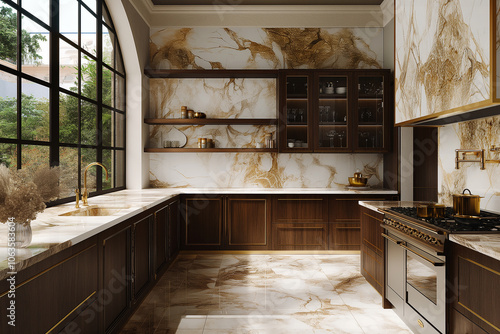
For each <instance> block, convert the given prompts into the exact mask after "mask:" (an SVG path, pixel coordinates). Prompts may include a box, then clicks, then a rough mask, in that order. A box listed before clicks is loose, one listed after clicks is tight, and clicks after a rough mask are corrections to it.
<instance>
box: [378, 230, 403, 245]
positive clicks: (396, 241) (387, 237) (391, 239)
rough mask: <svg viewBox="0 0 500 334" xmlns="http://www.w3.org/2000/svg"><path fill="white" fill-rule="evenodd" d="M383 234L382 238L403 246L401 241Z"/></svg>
mask: <svg viewBox="0 0 500 334" xmlns="http://www.w3.org/2000/svg"><path fill="white" fill-rule="evenodd" d="M381 234H382V236H383V237H384V238H386V239H387V240H389V241H392V242H394V243H395V244H396V245H401V242H402V241H399V240H396V239H394V238H391V237H390V236H388V235H387V234H385V233H381Z"/></svg>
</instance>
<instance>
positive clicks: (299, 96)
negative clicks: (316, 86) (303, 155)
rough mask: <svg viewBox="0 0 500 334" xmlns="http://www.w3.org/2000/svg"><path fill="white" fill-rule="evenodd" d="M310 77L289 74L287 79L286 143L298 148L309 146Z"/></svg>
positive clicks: (290, 146) (288, 145) (289, 146)
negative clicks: (308, 107)
mask: <svg viewBox="0 0 500 334" xmlns="http://www.w3.org/2000/svg"><path fill="white" fill-rule="evenodd" d="M307 85H308V77H307V76H288V77H287V79H286V125H287V126H286V145H287V147H288V148H293V149H296V148H297V149H298V148H307V147H309V145H308V144H309V143H308V142H307V139H308V130H309V129H308V126H307V125H308V122H310V120H309V119H308V110H307V106H308V103H307V101H308V94H307V92H308V90H307Z"/></svg>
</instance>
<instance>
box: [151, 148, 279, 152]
mask: <svg viewBox="0 0 500 334" xmlns="http://www.w3.org/2000/svg"><path fill="white" fill-rule="evenodd" d="M144 152H148V153H231V152H236V153H278V149H277V148H148V147H146V148H145V149H144Z"/></svg>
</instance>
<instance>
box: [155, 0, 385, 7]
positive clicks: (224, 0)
mask: <svg viewBox="0 0 500 334" xmlns="http://www.w3.org/2000/svg"><path fill="white" fill-rule="evenodd" d="M151 2H152V3H153V4H154V5H205V6H206V5H214V4H216V5H219V6H220V5H229V6H234V5H259V6H262V5H286V6H288V5H292V6H293V5H334V6H347V5H349V6H374V5H375V6H378V5H380V4H381V3H382V2H383V0H218V1H214V0H151Z"/></svg>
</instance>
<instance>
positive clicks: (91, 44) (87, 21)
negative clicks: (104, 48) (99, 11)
mask: <svg viewBox="0 0 500 334" xmlns="http://www.w3.org/2000/svg"><path fill="white" fill-rule="evenodd" d="M81 22H82V27H81V31H82V35H81V37H82V45H81V47H82V48H83V49H84V50H87V51H88V52H90V53H91V54H93V55H96V48H97V35H96V31H97V23H96V22H97V20H96V18H95V16H94V15H92V14H90V13H89V11H88V10H86V9H85V8H83V7H82V21H81Z"/></svg>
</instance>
